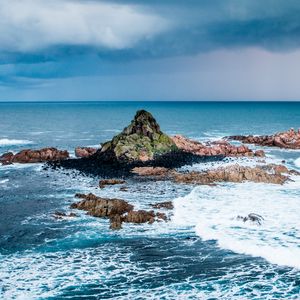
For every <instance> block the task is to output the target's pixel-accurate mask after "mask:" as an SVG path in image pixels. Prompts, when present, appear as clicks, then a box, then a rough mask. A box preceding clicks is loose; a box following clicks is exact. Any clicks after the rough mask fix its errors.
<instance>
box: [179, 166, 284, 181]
mask: <svg viewBox="0 0 300 300" xmlns="http://www.w3.org/2000/svg"><path fill="white" fill-rule="evenodd" d="M288 179H289V178H288V176H286V175H282V174H281V173H279V172H278V171H277V172H276V168H274V167H273V166H269V167H268V168H266V167H261V166H257V167H246V166H239V165H232V166H226V167H219V168H217V169H213V170H208V171H204V172H189V173H178V172H177V173H173V180H174V181H175V182H178V183H186V184H211V183H214V182H243V181H252V182H263V183H273V184H283V183H284V182H286V181H287V180H288Z"/></svg>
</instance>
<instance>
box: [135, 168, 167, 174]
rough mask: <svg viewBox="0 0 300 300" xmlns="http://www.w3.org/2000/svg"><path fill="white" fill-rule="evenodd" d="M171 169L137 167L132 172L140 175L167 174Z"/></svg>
mask: <svg viewBox="0 0 300 300" xmlns="http://www.w3.org/2000/svg"><path fill="white" fill-rule="evenodd" d="M169 171H170V170H169V169H167V168H163V167H136V168H133V169H132V171H131V172H132V173H134V174H137V175H139V176H165V175H167V174H168V173H169Z"/></svg>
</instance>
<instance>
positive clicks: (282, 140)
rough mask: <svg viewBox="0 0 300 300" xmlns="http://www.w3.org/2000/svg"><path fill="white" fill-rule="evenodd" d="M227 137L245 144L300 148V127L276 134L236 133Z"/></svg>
mask: <svg viewBox="0 0 300 300" xmlns="http://www.w3.org/2000/svg"><path fill="white" fill-rule="evenodd" d="M227 139H230V140H236V141H241V142H242V143H245V144H255V145H260V146H268V147H279V148H286V149H300V129H298V131H295V130H294V129H293V128H291V129H290V130H288V131H286V132H279V133H275V134H274V135H261V136H253V135H247V136H245V135H234V136H229V137H227Z"/></svg>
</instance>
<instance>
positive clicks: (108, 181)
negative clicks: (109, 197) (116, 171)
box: [99, 179, 126, 189]
mask: <svg viewBox="0 0 300 300" xmlns="http://www.w3.org/2000/svg"><path fill="white" fill-rule="evenodd" d="M124 183H126V181H125V180H122V179H103V180H100V181H99V187H100V188H101V189H103V188H105V187H106V186H107V185H116V184H124Z"/></svg>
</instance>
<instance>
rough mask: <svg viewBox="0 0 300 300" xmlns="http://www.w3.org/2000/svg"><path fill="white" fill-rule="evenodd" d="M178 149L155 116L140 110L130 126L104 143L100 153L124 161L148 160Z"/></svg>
mask: <svg viewBox="0 0 300 300" xmlns="http://www.w3.org/2000/svg"><path fill="white" fill-rule="evenodd" d="M176 149H177V147H176V145H175V143H174V142H173V141H172V139H171V138H170V137H169V136H168V135H166V134H164V133H163V132H162V131H161V130H160V127H159V125H158V123H157V122H156V120H155V119H154V118H153V116H152V115H151V114H150V113H149V112H147V111H145V110H139V111H137V113H136V115H135V117H134V119H133V120H132V122H131V124H130V125H129V126H127V127H126V128H124V130H123V131H122V132H121V133H120V134H119V135H117V136H115V137H114V138H113V139H112V140H111V141H109V142H106V143H104V144H103V145H102V149H101V150H100V153H102V154H105V153H107V154H108V155H110V156H111V155H113V156H115V157H116V158H117V159H118V160H122V161H148V160H151V159H153V158H154V157H155V156H156V155H160V154H163V153H167V152H170V151H173V150H176Z"/></svg>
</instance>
